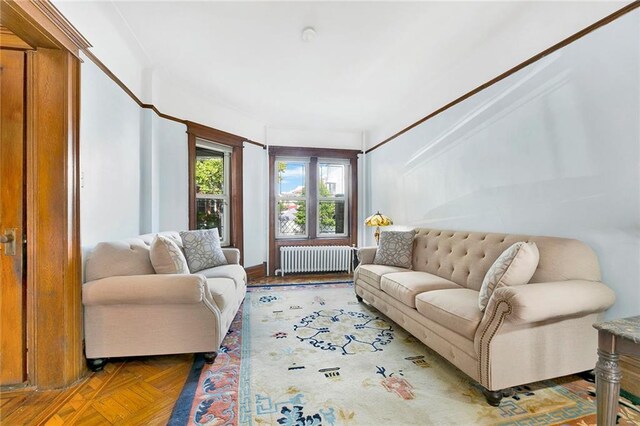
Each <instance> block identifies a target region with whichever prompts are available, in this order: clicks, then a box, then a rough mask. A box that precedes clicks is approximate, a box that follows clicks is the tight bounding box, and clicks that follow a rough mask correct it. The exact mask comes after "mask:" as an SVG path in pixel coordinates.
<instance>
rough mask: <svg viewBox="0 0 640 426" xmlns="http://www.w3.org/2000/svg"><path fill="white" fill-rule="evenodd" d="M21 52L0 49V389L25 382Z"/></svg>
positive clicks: (23, 69)
mask: <svg viewBox="0 0 640 426" xmlns="http://www.w3.org/2000/svg"><path fill="white" fill-rule="evenodd" d="M24 99H25V53H24V52H23V51H19V50H6V49H0V116H1V122H0V134H1V136H2V139H1V144H0V188H1V190H0V241H2V240H3V237H2V236H4V235H5V234H7V233H8V232H10V231H11V230H13V231H14V235H15V237H14V239H15V241H14V250H13V254H12V250H11V248H12V247H11V246H12V245H11V244H10V243H2V244H0V278H1V283H0V287H1V288H0V348H1V349H0V385H12V384H20V383H23V382H24V381H25V379H26V377H25V376H26V368H25V367H26V365H25V353H26V341H25V286H24V274H23V268H24V262H23V259H24V258H23V244H22V240H23V238H22V235H23V230H24V210H23V205H24V164H25V162H24V152H25V151H24V146H25V145H24V128H25V124H24V123H25V120H24V118H25V116H24V110H25V109H24Z"/></svg>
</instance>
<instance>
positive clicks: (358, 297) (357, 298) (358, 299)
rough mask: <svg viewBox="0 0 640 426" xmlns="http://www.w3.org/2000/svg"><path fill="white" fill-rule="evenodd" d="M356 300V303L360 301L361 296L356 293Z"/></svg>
mask: <svg viewBox="0 0 640 426" xmlns="http://www.w3.org/2000/svg"><path fill="white" fill-rule="evenodd" d="M356 300H357V301H358V303H362V297H360V296H358V295H357V294H356Z"/></svg>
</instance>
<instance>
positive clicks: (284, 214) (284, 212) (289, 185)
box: [275, 158, 309, 238]
mask: <svg viewBox="0 0 640 426" xmlns="http://www.w3.org/2000/svg"><path fill="white" fill-rule="evenodd" d="M308 170H309V159H287V158H278V159H277V160H276V171H277V172H276V182H275V187H276V223H277V225H276V236H277V238H292V237H293V238H301V237H307V236H308V232H307V229H308V228H307V225H308V224H307V206H308V204H309V203H308V201H309V200H308V194H307V185H306V183H307V181H308Z"/></svg>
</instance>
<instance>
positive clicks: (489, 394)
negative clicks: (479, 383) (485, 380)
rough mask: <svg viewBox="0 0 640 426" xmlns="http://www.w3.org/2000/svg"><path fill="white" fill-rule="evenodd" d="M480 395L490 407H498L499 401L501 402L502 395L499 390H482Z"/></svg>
mask: <svg viewBox="0 0 640 426" xmlns="http://www.w3.org/2000/svg"><path fill="white" fill-rule="evenodd" d="M482 394H483V395H484V397H485V398H486V400H487V403H488V404H489V405H492V406H494V407H497V406H499V405H500V401H501V400H502V395H503V393H502V391H501V390H497V391H490V390H489V389H486V388H482Z"/></svg>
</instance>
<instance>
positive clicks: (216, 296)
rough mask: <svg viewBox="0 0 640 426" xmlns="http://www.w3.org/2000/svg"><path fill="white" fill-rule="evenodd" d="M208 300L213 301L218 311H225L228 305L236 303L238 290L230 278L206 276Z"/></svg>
mask: <svg viewBox="0 0 640 426" xmlns="http://www.w3.org/2000/svg"><path fill="white" fill-rule="evenodd" d="M207 287H208V288H209V294H210V296H211V297H209V301H210V302H213V303H214V304H215V305H216V306H217V307H218V309H220V312H223V311H225V310H226V309H227V308H228V307H230V306H236V305H237V303H238V292H237V291H236V284H235V282H234V281H233V280H232V279H231V278H208V279H207Z"/></svg>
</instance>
